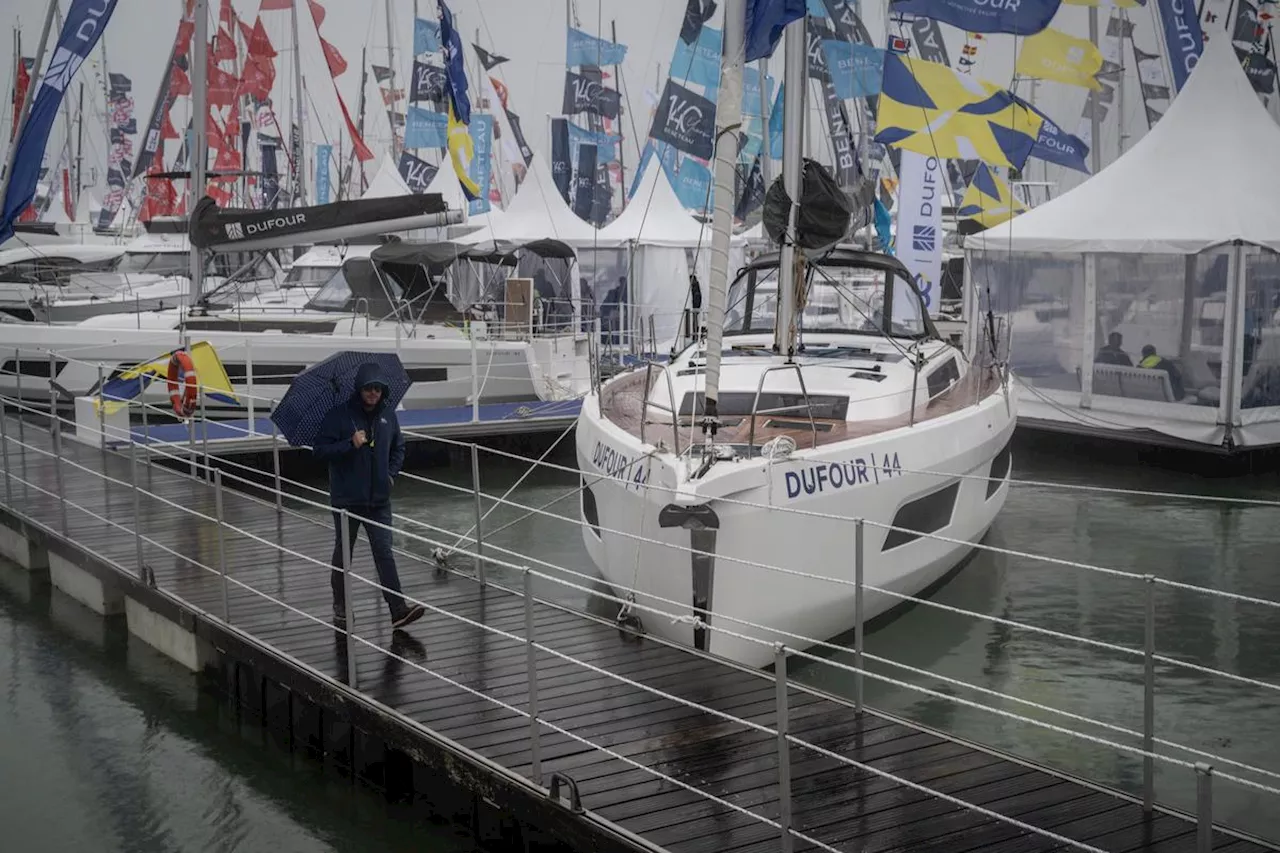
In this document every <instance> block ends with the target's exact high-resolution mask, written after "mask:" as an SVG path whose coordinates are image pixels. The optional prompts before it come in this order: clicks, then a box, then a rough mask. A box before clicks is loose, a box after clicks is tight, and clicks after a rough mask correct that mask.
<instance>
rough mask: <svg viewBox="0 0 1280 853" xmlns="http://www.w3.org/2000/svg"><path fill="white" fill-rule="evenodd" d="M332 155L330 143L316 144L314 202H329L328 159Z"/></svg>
mask: <svg viewBox="0 0 1280 853" xmlns="http://www.w3.org/2000/svg"><path fill="white" fill-rule="evenodd" d="M332 157H333V146H332V145H317V146H316V204H328V203H329V186H330V179H329V160H330V158H332Z"/></svg>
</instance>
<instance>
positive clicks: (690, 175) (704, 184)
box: [667, 157, 711, 212]
mask: <svg viewBox="0 0 1280 853" xmlns="http://www.w3.org/2000/svg"><path fill="white" fill-rule="evenodd" d="M667 176H668V177H670V172H668V173H667ZM672 189H674V190H675V191H676V198H678V199H680V203H681V204H683V205H684V206H685V207H686V208H688V209H689V210H693V211H698V212H703V211H707V210H710V209H711V170H710V169H708V168H707V167H706V166H704V165H702V164H701V163H699V162H698V161H697V160H694V159H693V158H692V157H686V158H684V160H683V161H682V162H681V163H680V169H679V170H678V171H677V172H676V179H675V181H674V182H673V184H672Z"/></svg>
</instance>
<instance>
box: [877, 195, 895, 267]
mask: <svg viewBox="0 0 1280 853" xmlns="http://www.w3.org/2000/svg"><path fill="white" fill-rule="evenodd" d="M875 229H876V238H877V239H879V241H880V251H882V252H884V253H885V254H890V255H891V254H893V220H892V219H890V218H889V208H887V207H885V206H884V202H882V201H881V200H880V199H878V198H877V199H875Z"/></svg>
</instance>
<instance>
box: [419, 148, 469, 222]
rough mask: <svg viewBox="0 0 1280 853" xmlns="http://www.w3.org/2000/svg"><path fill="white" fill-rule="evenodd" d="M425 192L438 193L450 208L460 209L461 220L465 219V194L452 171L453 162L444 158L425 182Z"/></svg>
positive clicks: (464, 220) (456, 175)
mask: <svg viewBox="0 0 1280 853" xmlns="http://www.w3.org/2000/svg"><path fill="white" fill-rule="evenodd" d="M426 192H427V193H439V194H440V197H441V198H443V199H444V203H445V204H447V205H449V209H450V210H461V211H462V221H463V222H466V221H467V218H468V217H467V196H466V194H465V193H463V192H462V184H461V183H459V182H458V174H457V173H456V172H454V171H453V162H452V161H451V160H448V159H446V160H444V161H443V162H442V163H441V164H440V168H439V169H437V170H436V174H435V176H434V177H433V178H432V179H431V182H430V183H428V184H427V189H426Z"/></svg>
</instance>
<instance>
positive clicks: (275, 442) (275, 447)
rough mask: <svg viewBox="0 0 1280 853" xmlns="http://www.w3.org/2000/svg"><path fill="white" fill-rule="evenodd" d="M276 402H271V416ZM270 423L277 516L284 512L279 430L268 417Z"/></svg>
mask: <svg viewBox="0 0 1280 853" xmlns="http://www.w3.org/2000/svg"><path fill="white" fill-rule="evenodd" d="M276 403H277V401H276V400H272V401H271V414H272V415H274V414H275V412H276ZM268 420H270V421H271V472H272V474H273V475H274V476H275V487H276V514H277V515H278V514H279V513H281V512H282V511H283V510H284V498H283V497H281V494H280V430H279V428H277V427H276V420H275V418H274V417H269V418H268Z"/></svg>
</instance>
